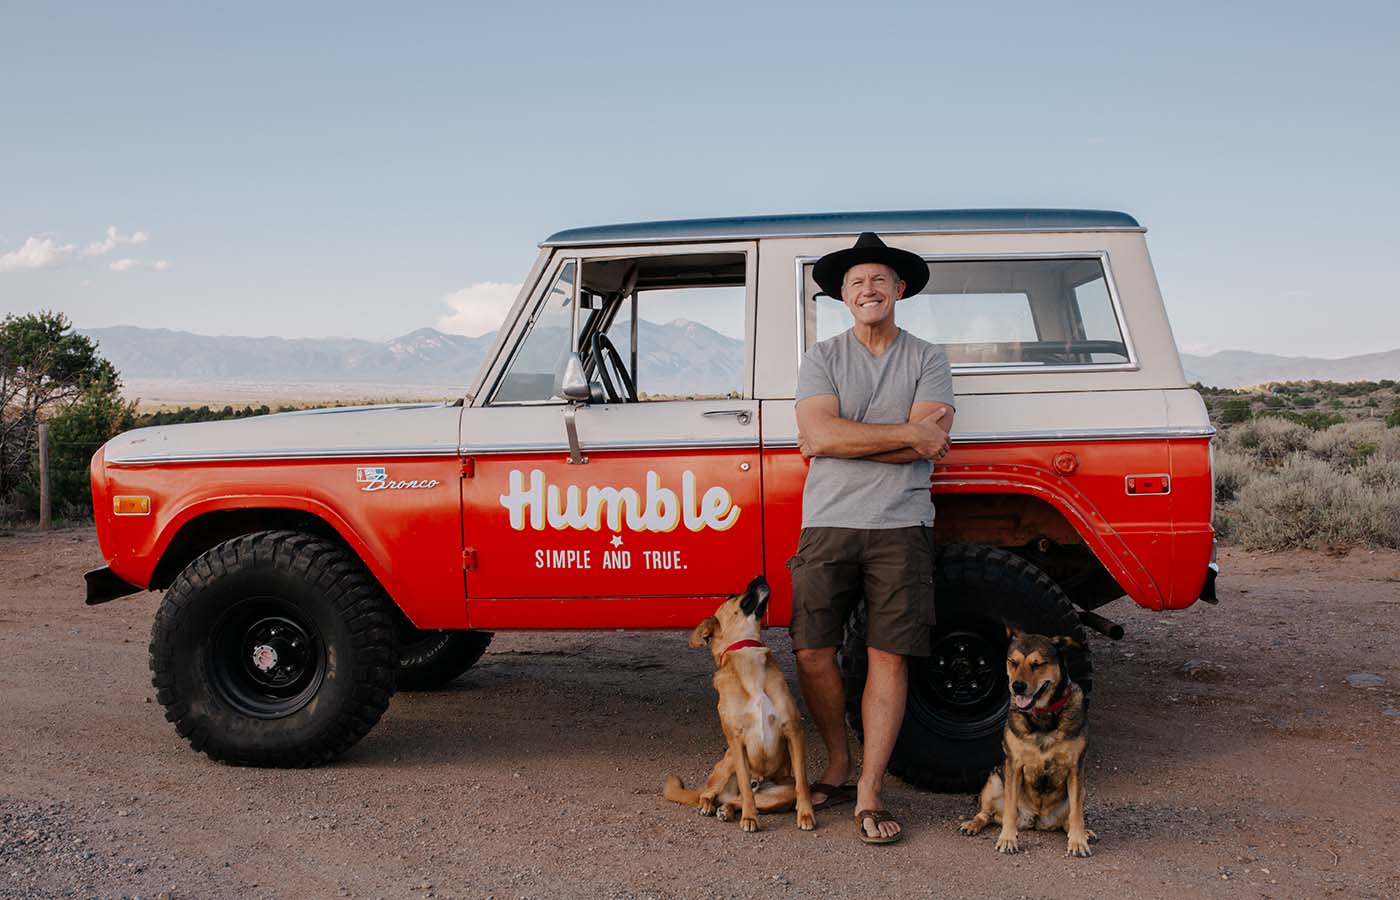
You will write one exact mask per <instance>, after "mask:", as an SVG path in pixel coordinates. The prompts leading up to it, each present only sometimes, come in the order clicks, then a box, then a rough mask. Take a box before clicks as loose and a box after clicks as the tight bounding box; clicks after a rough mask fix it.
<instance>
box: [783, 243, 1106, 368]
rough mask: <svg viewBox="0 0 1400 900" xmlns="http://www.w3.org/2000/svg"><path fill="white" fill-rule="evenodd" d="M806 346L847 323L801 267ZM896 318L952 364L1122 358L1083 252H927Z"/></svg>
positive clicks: (1096, 271)
mask: <svg viewBox="0 0 1400 900" xmlns="http://www.w3.org/2000/svg"><path fill="white" fill-rule="evenodd" d="M803 271H804V278H803V282H804V289H803V303H804V307H803V311H804V322H805V326H806V327H805V331H806V340H807V345H808V346H811V345H812V344H813V343H815V342H816V341H820V340H825V339H826V338H829V337H832V336H833V335H836V334H838V333H840V332H841V331H843V330H845V329H846V328H849V327H850V326H851V323H852V320H851V316H850V313H849V312H848V311H847V310H846V307H845V305H844V304H843V303H841V300H840V298H833V297H828V296H827V295H826V294H823V293H821V292H820V288H818V287H817V285H816V282H814V281H813V280H812V274H811V272H812V265H811V264H810V263H808V264H807V265H805V266H804V267H803ZM895 321H896V322H897V323H898V324H899V326H900V327H901V328H904V329H906V330H908V331H909V332H910V333H912V334H915V335H917V336H919V337H921V338H923V339H924V340H927V341H931V342H933V343H936V344H942V345H943V346H944V348H945V349H946V350H947V352H948V359H949V361H950V362H951V363H952V364H953V367H954V368H955V369H956V368H959V367H962V368H982V367H1025V366H1035V367H1053V366H1083V365H1115V364H1117V365H1121V364H1123V363H1125V362H1128V361H1129V356H1128V351H1127V345H1126V343H1125V342H1124V340H1123V333H1122V329H1121V327H1120V324H1119V321H1118V315H1117V312H1116V310H1115V308H1114V305H1113V301H1112V298H1111V296H1110V294H1109V290H1108V280H1107V277H1106V276H1105V274H1104V269H1103V263H1102V262H1101V261H1100V260H1099V259H1098V258H1096V257H1095V258H1085V259H1059V258H1057V259H1014V260H1013V259H986V260H934V261H930V262H929V283H928V286H927V287H926V288H924V290H923V291H922V292H921V293H919V294H918V295H917V296H914V297H906V298H904V299H903V300H900V301H899V303H898V304H897V305H896V306H895Z"/></svg>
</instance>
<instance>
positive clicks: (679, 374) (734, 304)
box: [584, 253, 747, 401]
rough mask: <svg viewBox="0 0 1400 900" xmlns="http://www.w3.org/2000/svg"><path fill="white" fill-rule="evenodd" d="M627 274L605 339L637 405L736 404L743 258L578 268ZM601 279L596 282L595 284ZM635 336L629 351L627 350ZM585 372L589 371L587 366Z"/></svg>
mask: <svg viewBox="0 0 1400 900" xmlns="http://www.w3.org/2000/svg"><path fill="white" fill-rule="evenodd" d="M593 265H598V266H599V267H600V268H601V266H604V265H606V266H619V267H621V268H623V269H625V270H626V272H627V274H625V275H623V276H622V277H621V278H620V280H619V283H620V285H621V287H620V289H619V291H618V294H617V299H616V302H615V303H614V304H613V305H612V306H613V315H612V320H611V323H610V325H609V327H608V330H607V332H606V334H607V336H608V339H609V340H611V341H612V343H613V345H614V346H615V347H617V349H618V353H619V355H620V356H621V357H622V359H623V361H624V363H625V364H626V365H627V368H628V370H629V372H630V373H631V374H632V376H633V380H634V382H635V383H636V386H637V394H638V399H640V400H643V401H658V400H699V399H717V398H738V397H740V396H742V394H743V390H744V383H743V382H744V309H745V303H746V290H747V288H746V285H745V283H744V278H745V259H744V254H742V253H711V254H693V255H683V256H649V257H639V258H636V259H631V260H608V261H606V262H605V263H597V264H595V263H585V264H584V284H585V286H587V285H588V284H589V283H590V279H591V277H592V274H591V271H590V266H593ZM605 280H606V279H604V278H602V277H600V278H599V281H600V283H601V282H603V281H605ZM634 336H635V343H634ZM589 365H590V368H591V367H592V366H593V365H594V363H593V362H592V361H590V363H589Z"/></svg>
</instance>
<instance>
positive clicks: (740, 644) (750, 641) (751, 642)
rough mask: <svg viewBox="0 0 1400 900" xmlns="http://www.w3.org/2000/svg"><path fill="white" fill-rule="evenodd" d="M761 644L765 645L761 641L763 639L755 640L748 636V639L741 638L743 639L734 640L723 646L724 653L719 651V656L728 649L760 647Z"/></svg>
mask: <svg viewBox="0 0 1400 900" xmlns="http://www.w3.org/2000/svg"><path fill="white" fill-rule="evenodd" d="M762 646H765V645H764V643H763V641H755V640H753V639H752V638H750V639H748V640H743V641H735V642H734V643H732V644H730V645H729V646H728V647H725V648H724V653H721V654H720V656H723V655H724V654H725V653H728V652H729V651H730V650H743V649H744V648H745V647H762Z"/></svg>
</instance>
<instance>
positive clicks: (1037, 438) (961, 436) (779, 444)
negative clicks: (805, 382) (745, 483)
mask: <svg viewBox="0 0 1400 900" xmlns="http://www.w3.org/2000/svg"><path fill="white" fill-rule="evenodd" d="M1214 434H1215V429H1214V428H1213V427H1211V426H1208V425H1207V426H1198V425H1172V426H1163V427H1158V428H1081V429H1072V428H1071V429H1065V430H1063V431H964V432H958V433H956V434H954V435H953V436H952V442H953V443H954V444H1043V443H1060V442H1066V441H1133V440H1153V441H1170V440H1180V439H1183V438H1208V437H1211V436H1213V435H1214ZM763 446H764V449H774V450H776V449H788V448H793V447H796V446H797V438H765V439H764V441H763Z"/></svg>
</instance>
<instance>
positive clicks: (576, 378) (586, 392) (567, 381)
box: [554, 352, 593, 403]
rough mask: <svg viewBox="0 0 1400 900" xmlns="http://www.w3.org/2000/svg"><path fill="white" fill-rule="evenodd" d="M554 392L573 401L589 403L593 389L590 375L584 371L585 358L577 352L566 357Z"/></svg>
mask: <svg viewBox="0 0 1400 900" xmlns="http://www.w3.org/2000/svg"><path fill="white" fill-rule="evenodd" d="M554 393H555V394H557V395H558V396H560V397H563V398H564V399H565V400H568V401H570V402H571V403H587V402H588V401H589V400H590V399H592V396H593V391H592V390H591V389H590V386H589V384H588V376H587V375H585V374H584V371H583V358H582V357H581V356H579V355H578V353H577V352H575V353H570V354H569V355H568V356H567V357H566V358H565V359H564V366H563V368H562V369H560V370H559V376H558V378H557V379H556V380H555V383H554Z"/></svg>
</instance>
